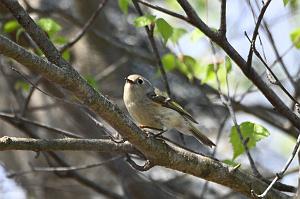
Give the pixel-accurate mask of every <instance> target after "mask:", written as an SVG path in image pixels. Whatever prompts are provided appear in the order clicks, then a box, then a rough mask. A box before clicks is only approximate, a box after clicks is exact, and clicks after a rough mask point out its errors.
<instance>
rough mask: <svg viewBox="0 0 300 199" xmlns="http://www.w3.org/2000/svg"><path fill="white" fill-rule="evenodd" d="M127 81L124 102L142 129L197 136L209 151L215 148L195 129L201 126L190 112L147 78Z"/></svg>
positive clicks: (127, 79) (137, 76) (127, 78)
mask: <svg viewBox="0 0 300 199" xmlns="http://www.w3.org/2000/svg"><path fill="white" fill-rule="evenodd" d="M125 80H126V83H125V86H124V93H123V100H124V103H125V106H126V108H127V110H128V112H129V114H130V115H131V116H132V118H133V119H134V120H135V121H136V122H137V123H138V124H139V126H140V128H146V129H152V130H158V131H161V132H164V131H166V130H168V129H173V128H175V129H176V130H178V131H180V132H181V133H183V134H185V135H192V136H194V137H195V138H197V140H199V141H200V142H202V143H203V144H205V145H208V146H209V147H212V146H215V144H214V143H213V142H212V141H211V140H209V139H208V138H207V137H206V136H205V135H203V134H202V133H201V132H200V131H199V129H197V128H196V127H195V126H194V125H193V123H196V124H198V123H197V121H196V120H195V119H194V118H193V117H192V116H191V115H190V114H189V113H188V112H187V111H185V110H184V109H183V108H182V107H181V106H180V105H179V104H177V103H176V102H175V101H173V100H171V99H170V98H169V97H168V96H167V95H166V94H164V93H163V92H161V91H160V90H159V89H157V88H155V87H153V86H152V84H151V83H150V82H149V81H148V80H147V79H146V78H144V77H143V76H141V75H137V74H133V75H129V76H128V77H126V78H125Z"/></svg>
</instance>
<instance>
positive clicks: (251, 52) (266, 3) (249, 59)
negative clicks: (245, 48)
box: [247, 0, 271, 68]
mask: <svg viewBox="0 0 300 199" xmlns="http://www.w3.org/2000/svg"><path fill="white" fill-rule="evenodd" d="M270 3H271V0H267V1H266V2H265V3H264V5H263V7H262V9H261V11H260V13H259V16H258V18H257V22H256V25H255V28H254V31H253V35H252V39H251V46H250V48H249V53H248V59H247V66H248V67H249V68H250V67H251V65H252V56H253V46H255V41H256V37H257V35H258V29H259V26H260V24H261V22H262V20H263V18H264V14H265V12H266V11H267V8H268V6H269V5H270Z"/></svg>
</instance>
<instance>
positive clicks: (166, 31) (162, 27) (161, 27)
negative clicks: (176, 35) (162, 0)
mask: <svg viewBox="0 0 300 199" xmlns="http://www.w3.org/2000/svg"><path fill="white" fill-rule="evenodd" d="M156 25H157V30H158V32H159V33H160V35H161V36H162V38H163V40H164V43H165V44H166V43H167V41H168V39H169V38H170V37H171V36H172V34H173V28H172V26H170V24H168V22H166V20H164V19H163V18H159V19H157V20H156Z"/></svg>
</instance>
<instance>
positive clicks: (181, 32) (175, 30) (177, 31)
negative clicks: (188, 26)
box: [170, 28, 187, 43]
mask: <svg viewBox="0 0 300 199" xmlns="http://www.w3.org/2000/svg"><path fill="white" fill-rule="evenodd" d="M186 33H187V31H186V30H185V29H183V28H173V34H172V36H171V38H170V40H171V41H172V42H173V43H177V42H178V40H179V39H180V38H181V37H182V36H183V35H185V34H186Z"/></svg>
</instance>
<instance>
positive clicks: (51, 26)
mask: <svg viewBox="0 0 300 199" xmlns="http://www.w3.org/2000/svg"><path fill="white" fill-rule="evenodd" d="M37 24H38V25H39V26H40V27H41V28H42V30H44V31H45V32H46V33H47V34H48V35H49V37H50V38H51V37H52V36H53V35H54V34H56V33H57V32H59V31H60V30H61V26H60V25H59V24H58V23H57V22H56V21H54V20H53V19H51V18H40V19H39V20H38V21H37Z"/></svg>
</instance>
